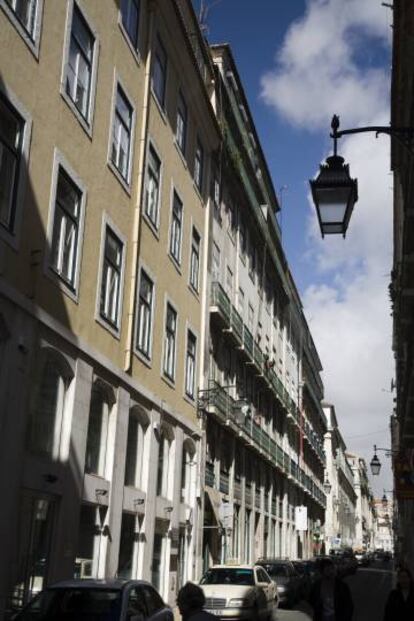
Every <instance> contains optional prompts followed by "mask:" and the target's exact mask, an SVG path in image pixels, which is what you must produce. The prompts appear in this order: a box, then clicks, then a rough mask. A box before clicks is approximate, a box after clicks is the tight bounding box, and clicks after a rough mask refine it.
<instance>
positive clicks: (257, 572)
mask: <svg viewBox="0 0 414 621" xmlns="http://www.w3.org/2000/svg"><path fill="white" fill-rule="evenodd" d="M200 586H201V588H202V589H203V591H204V595H205V597H206V604H205V610H207V611H208V612H210V613H212V614H213V615H215V616H217V617H218V618H219V619H224V620H225V619H249V621H259V620H260V619H269V618H270V616H271V615H272V613H273V611H274V610H275V608H276V607H277V605H278V594H277V589H276V585H275V583H274V582H273V581H272V580H271V578H270V577H269V575H268V574H267V572H266V571H265V570H264V569H263V567H259V566H257V565H213V566H212V567H210V569H208V570H207V571H206V573H205V574H204V576H203V577H202V578H201V580H200Z"/></svg>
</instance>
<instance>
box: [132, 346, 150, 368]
mask: <svg viewBox="0 0 414 621" xmlns="http://www.w3.org/2000/svg"><path fill="white" fill-rule="evenodd" d="M134 354H135V356H136V357H137V358H138V360H139V361H140V362H142V364H145V366H146V367H148V369H152V357H151V355H150V357H149V358H147V357H146V356H145V354H143V353H142V352H140V350H139V349H134Z"/></svg>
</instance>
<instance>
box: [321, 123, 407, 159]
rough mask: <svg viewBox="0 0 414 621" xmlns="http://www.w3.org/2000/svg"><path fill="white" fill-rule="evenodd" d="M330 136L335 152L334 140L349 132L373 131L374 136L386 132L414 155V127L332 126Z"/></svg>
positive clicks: (347, 134)
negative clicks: (347, 127) (344, 127)
mask: <svg viewBox="0 0 414 621" xmlns="http://www.w3.org/2000/svg"><path fill="white" fill-rule="evenodd" d="M332 130H333V131H332V133H331V134H330V136H331V138H332V139H333V141H334V152H335V154H336V141H337V140H338V138H342V136H349V135H350V134H363V133H367V132H374V133H375V134H376V137H378V135H379V134H387V135H388V136H392V137H393V138H395V139H396V140H397V141H398V142H399V143H400V144H401V145H402V146H403V147H404V148H405V149H407V151H408V152H409V153H410V155H412V156H414V149H413V140H414V127H392V126H388V125H371V126H367V127H355V128H351V129H341V130H339V131H338V129H337V128H335V127H332Z"/></svg>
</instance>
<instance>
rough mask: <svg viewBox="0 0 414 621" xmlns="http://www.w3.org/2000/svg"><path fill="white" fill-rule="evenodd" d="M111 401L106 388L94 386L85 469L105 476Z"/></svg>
mask: <svg viewBox="0 0 414 621" xmlns="http://www.w3.org/2000/svg"><path fill="white" fill-rule="evenodd" d="M109 410H110V403H109V399H108V395H107V394H106V392H105V390H104V389H103V388H102V387H101V386H99V385H98V384H96V383H95V384H94V385H93V387H92V395H91V404H90V409H89V423H88V436H87V442H86V459H85V470H86V472H91V473H93V474H97V475H99V476H101V477H104V476H105V470H106V447H107V437H108V423H109Z"/></svg>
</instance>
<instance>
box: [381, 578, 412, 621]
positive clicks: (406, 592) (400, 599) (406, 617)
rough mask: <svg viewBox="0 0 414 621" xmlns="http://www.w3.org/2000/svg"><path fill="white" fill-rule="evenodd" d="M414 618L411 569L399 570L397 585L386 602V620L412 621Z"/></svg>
mask: <svg viewBox="0 0 414 621" xmlns="http://www.w3.org/2000/svg"><path fill="white" fill-rule="evenodd" d="M413 619H414V582H413V577H412V575H411V573H410V571H409V569H407V568H405V567H400V568H399V569H398V570H397V587H396V588H395V589H393V590H392V591H391V593H390V594H389V596H388V599H387V603H386V604H385V612H384V621H397V620H398V621H412V620H413Z"/></svg>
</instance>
